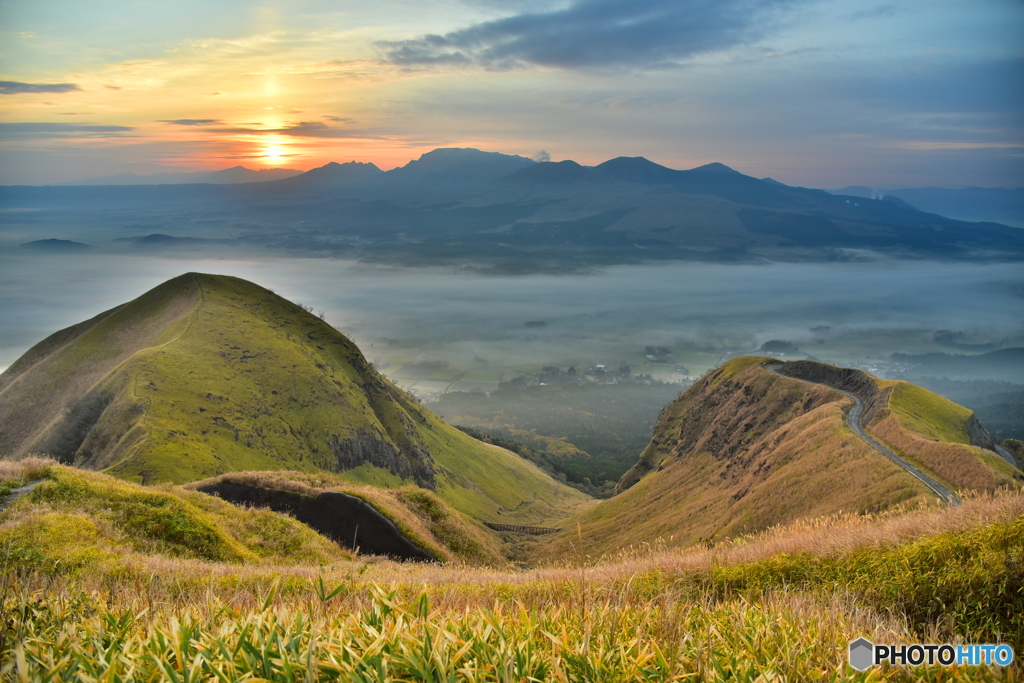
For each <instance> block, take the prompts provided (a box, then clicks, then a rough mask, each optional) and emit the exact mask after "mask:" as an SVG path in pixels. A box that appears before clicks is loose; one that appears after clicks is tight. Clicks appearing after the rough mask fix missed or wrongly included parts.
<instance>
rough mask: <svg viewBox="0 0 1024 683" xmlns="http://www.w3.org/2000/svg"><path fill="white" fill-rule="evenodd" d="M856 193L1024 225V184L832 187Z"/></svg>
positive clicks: (976, 218) (942, 212)
mask: <svg viewBox="0 0 1024 683" xmlns="http://www.w3.org/2000/svg"><path fill="white" fill-rule="evenodd" d="M829 192H831V193H833V194H841V195H849V196H854V197H873V198H883V197H890V196H891V197H896V198H898V199H900V200H901V201H904V202H906V203H907V204H909V205H911V206H913V207H915V208H917V209H920V210H922V211H927V212H929V213H937V214H939V215H941V216H948V217H950V218H955V219H958V220H964V221H991V222H993V223H1003V224H1005V225H1012V226H1014V227H1017V228H1024V187H1014V188H1002V187H968V188H963V189H958V190H950V189H944V188H940V187H917V188H900V189H894V190H876V189H874V188H870V187H864V186H862V185H855V186H850V187H844V188H842V189H839V190H829Z"/></svg>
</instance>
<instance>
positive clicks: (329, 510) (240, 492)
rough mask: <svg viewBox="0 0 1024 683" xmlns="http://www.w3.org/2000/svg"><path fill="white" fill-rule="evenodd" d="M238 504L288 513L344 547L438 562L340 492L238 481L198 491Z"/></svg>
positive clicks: (359, 501)
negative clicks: (304, 491)
mask: <svg viewBox="0 0 1024 683" xmlns="http://www.w3.org/2000/svg"><path fill="white" fill-rule="evenodd" d="M197 490H198V491H202V492H203V493H209V494H211V495H214V496H218V497H220V498H223V499H224V500H226V501H228V502H230V503H234V504H235V505H254V506H257V507H267V508H270V509H271V510H274V511H275V512H287V513H289V514H291V515H294V517H295V519H297V520H299V521H300V522H302V523H303V524H306V525H307V526H309V527H310V528H312V529H314V530H315V531H318V532H320V533H321V534H323V535H324V536H327V537H328V538H330V539H331V540H333V541H334V542H335V543H337V544H338V545H340V546H341V547H343V548H350V549H355V548H359V550H360V552H363V553H369V554H371V555H387V556H389V557H394V558H397V559H401V560H420V561H424V562H435V561H436V560H437V558H435V557H434V556H433V555H431V554H430V553H428V552H427V551H426V550H423V549H422V548H420V547H418V546H416V545H415V544H413V543H412V541H410V540H409V539H407V538H406V537H405V536H404V535H403V534H402V532H401V531H399V529H398V527H396V526H395V525H394V524H392V523H391V520H389V519H387V518H386V517H384V515H382V514H380V513H379V512H377V510H375V509H374V508H373V507H372V506H371V505H370V504H369V503H367V502H365V501H364V500H362V499H360V498H357V497H355V496H350V495H348V494H346V493H340V492H338V491H327V492H324V493H321V494H319V495H317V496H307V495H303V494H301V493H296V492H294V491H278V490H274V489H266V488H260V487H258V486H251V485H248V484H239V483H236V482H224V481H221V482H217V483H215V484H210V485H208V486H203V487H200V488H198V489H197Z"/></svg>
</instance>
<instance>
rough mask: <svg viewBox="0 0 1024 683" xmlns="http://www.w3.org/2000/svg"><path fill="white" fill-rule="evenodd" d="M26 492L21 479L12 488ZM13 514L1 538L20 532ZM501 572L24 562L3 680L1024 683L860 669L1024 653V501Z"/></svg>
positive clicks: (973, 503) (350, 564)
mask: <svg viewBox="0 0 1024 683" xmlns="http://www.w3.org/2000/svg"><path fill="white" fill-rule="evenodd" d="M12 483H13V482H12ZM8 514H9V513H4V517H0V529H2V528H4V527H6V526H8V522H7V516H8ZM576 550H577V551H578V552H576V553H575V554H574V555H572V556H571V557H567V558H563V561H562V562H561V563H559V564H556V565H551V566H547V567H539V568H534V569H530V570H525V571H501V570H494V569H482V568H475V567H471V566H467V565H457V564H451V565H444V566H442V565H423V564H399V563H394V562H389V561H383V560H379V559H377V558H365V557H357V558H354V559H352V560H344V561H340V562H334V563H331V564H329V565H324V566H318V565H315V564H311V563H310V564H290V565H287V566H285V565H283V564H278V565H274V564H267V563H266V562H260V563H245V564H239V563H225V562H212V561H208V560H203V559H200V558H196V557H192V558H186V557H180V556H179V557H172V556H169V555H166V554H159V553H157V552H148V553H142V552H137V553H134V554H131V556H130V557H126V558H125V559H124V561H122V562H118V563H109V562H97V563H95V564H93V565H82V566H78V567H71V566H66V567H63V568H61V567H56V568H42V567H39V566H36V567H35V568H31V567H29V566H27V565H24V564H19V563H17V562H12V561H11V559H10V557H9V556H8V557H7V559H6V560H5V564H4V571H3V574H2V579H0V615H2V617H0V618H2V622H0V675H2V676H3V677H4V678H5V680H24V681H35V680H40V681H43V680H50V681H65V680H77V681H99V680H103V681H158V680H171V681H242V680H272V681H310V680H314V681H328V680H331V681H333V680H345V681H531V680H532V681H546V680H552V681H659V680H661V681H683V680H741V681H755V680H762V681H770V680H790V681H809V680H856V681H875V680H926V681H947V680H949V681H968V680H971V681H974V680H1020V676H1021V673H1022V671H1021V668H1020V666H1019V665H1017V668H1014V669H1010V670H1000V669H996V668H991V669H989V668H978V667H955V668H950V669H943V668H940V667H938V666H934V667H927V666H925V667H917V668H913V667H902V668H900V667H898V668H876V669H872V670H869V671H868V672H865V673H863V674H861V673H857V672H855V671H854V670H853V669H851V668H849V667H848V666H847V665H846V647H847V644H848V643H849V641H851V640H853V639H855V638H858V637H860V636H864V637H867V638H868V639H869V640H871V641H872V642H876V643H894V644H898V643H911V642H917V641H924V642H945V641H949V642H979V643H985V642H1007V643H1009V644H1011V645H1013V647H1014V649H1015V650H1016V651H1017V652H1018V653H1020V652H1021V651H1022V650H1024V611H1022V610H1021V609H1020V605H1021V604H1024V496H1021V495H1020V494H1017V493H1013V494H1001V495H996V496H988V497H978V498H974V499H969V500H967V501H965V503H964V505H963V506H961V507H959V508H955V509H945V510H939V509H935V508H921V509H914V510H909V511H908V510H900V511H890V512H887V513H884V514H881V515H874V516H855V515H843V516H834V517H829V518H822V519H817V520H812V521H807V522H799V523H795V524H792V525H789V526H787V527H782V528H775V529H771V530H769V531H767V532H764V533H762V534H759V535H757V536H752V537H744V538H738V539H734V540H732V541H729V542H726V543H723V544H720V545H718V546H716V547H714V548H705V547H697V548H689V549H684V550H675V551H667V550H660V549H658V548H649V547H645V548H640V549H634V550H633V551H630V552H628V553H623V554H620V555H618V556H615V557H605V558H601V559H599V560H594V559H591V558H588V557H587V555H586V549H585V548H578V549H576Z"/></svg>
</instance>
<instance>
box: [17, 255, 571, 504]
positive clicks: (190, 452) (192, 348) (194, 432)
mask: <svg viewBox="0 0 1024 683" xmlns="http://www.w3.org/2000/svg"><path fill="white" fill-rule="evenodd" d="M0 379H2V380H3V384H0V386H3V387H4V388H3V389H2V390H0V423H3V424H5V425H13V427H12V428H11V430H10V433H7V432H6V431H5V432H4V433H3V434H0V453H2V454H4V455H18V454H23V453H26V452H33V451H35V452H40V453H44V454H47V455H51V456H52V457H54V458H56V459H58V460H60V461H61V462H65V463H73V464H75V465H78V466H82V467H87V468H95V469H105V470H107V471H108V472H110V473H111V474H114V475H116V476H118V477H121V478H125V479H130V480H133V481H138V482H141V483H156V482H162V481H169V482H177V483H181V482H186V481H194V480H197V479H202V478H204V477H210V476H215V475H217V474H221V473H225V472H233V471H242V470H280V469H290V470H298V471H303V472H317V471H331V472H340V473H341V476H343V477H344V478H345V479H346V480H348V481H350V482H353V483H360V484H372V485H377V486H389V487H394V486H400V485H402V484H405V483H413V482H415V483H416V484H418V485H420V486H423V487H426V488H431V489H434V490H435V491H436V492H437V493H438V495H440V496H441V497H442V498H443V499H445V500H447V501H449V502H451V504H453V505H454V506H455V507H456V508H458V509H459V510H461V511H463V512H465V513H467V514H470V515H473V516H476V517H481V518H485V519H492V518H501V519H503V520H504V519H506V518H507V519H509V520H515V521H516V522H521V523H527V524H530V523H540V522H543V521H545V520H549V519H551V518H556V517H559V516H561V515H562V514H563V513H564V512H566V511H567V510H569V509H570V508H572V507H573V506H574V505H576V504H579V503H580V502H581V501H583V500H585V496H583V495H581V494H579V493H578V492H576V491H573V490H572V489H569V488H568V487H565V486H562V485H561V484H558V483H557V482H555V481H553V480H552V479H551V478H550V477H548V476H547V475H545V474H544V473H543V472H541V471H540V470H538V469H537V468H536V467H534V466H533V465H531V464H529V463H527V462H525V461H523V460H522V459H520V458H518V457H517V456H515V455H514V454H512V453H509V452H508V451H505V450H503V449H499V448H494V447H492V446H488V445H486V444H482V443H480V442H478V441H476V440H474V439H472V438H470V437H469V436H467V435H465V434H463V433H461V432H459V431H458V430H455V429H453V428H451V427H449V426H448V425H446V424H444V423H443V422H442V421H441V420H439V419H438V418H437V417H435V416H434V415H433V414H431V413H430V412H429V411H428V410H426V409H425V408H423V407H422V406H421V405H420V404H419V403H417V402H416V401H415V400H414V399H412V398H411V397H409V396H408V395H407V394H405V393H404V392H402V391H400V390H399V389H397V388H396V387H394V386H393V385H392V384H391V383H390V382H388V381H387V380H386V379H384V378H383V377H382V376H381V375H379V374H378V373H377V372H376V371H375V370H374V369H373V368H372V367H370V366H369V364H368V363H367V362H366V360H365V359H364V358H363V356H362V354H361V353H360V351H359V349H358V348H356V346H355V345H354V344H353V343H352V342H351V341H350V340H349V339H347V338H346V337H344V336H343V335H341V334H340V333H339V332H337V331H336V330H334V329H333V328H331V327H330V326H329V325H327V324H326V323H325V322H323V321H322V320H320V319H318V318H316V317H315V316H313V315H311V314H309V313H308V312H307V311H305V310H304V309H303V308H302V307H300V306H297V305H295V304H293V303H291V302H289V301H286V300H285V299H282V298H281V297H279V296H277V295H275V294H274V293H273V292H270V291H269V290H266V289H263V288H261V287H259V286H257V285H254V284H252V283H250V282H246V281H244V280H240V279H237V278H231V277H224V276H213V275H201V274H187V275H183V276H180V277H178V278H175V279H174V280H171V281H168V282H167V283H164V284H163V285H161V286H159V287H157V288H155V289H153V290H151V291H150V292H147V293H146V294H144V295H143V296H141V297H139V298H138V299H136V300H135V301H133V302H131V303H129V304H125V305H124V306H121V307H119V308H117V309H114V310H113V311H110V312H108V313H105V314H102V315H101V316H97V318H94V319H93V320H91V321H88V322H87V323H83V324H81V325H79V326H76V327H74V328H70V329H69V330H65V331H62V332H58V333H57V334H55V335H53V336H52V337H50V338H49V339H47V340H45V341H44V342H42V343H41V344H39V345H37V346H36V347H34V348H33V349H32V350H30V351H29V352H28V353H27V354H26V357H25V358H23V359H21V360H19V361H18V362H17V363H15V365H13V366H12V367H11V368H10V369H9V370H8V371H7V372H5V373H4V375H3V376H2V377H0ZM55 389H56V392H55V393H56V394H57V397H56V398H50V397H49V396H50V392H54V390H55ZM38 396H46V397H47V398H46V399H45V401H42V402H41V401H38V400H37V397H38ZM5 429H7V428H6V427H5ZM514 523H515V522H514Z"/></svg>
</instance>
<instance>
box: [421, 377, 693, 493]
mask: <svg viewBox="0 0 1024 683" xmlns="http://www.w3.org/2000/svg"><path fill="white" fill-rule="evenodd" d="M539 379H540V378H527V377H517V378H515V379H513V380H511V381H508V382H502V383H501V384H500V385H499V387H498V389H497V390H495V391H493V392H491V393H490V394H484V393H482V392H450V393H447V394H444V395H442V396H441V397H440V398H439V399H438V400H437V401H435V402H432V403H431V404H430V409H431V410H432V411H434V412H435V413H437V414H438V415H440V416H441V417H442V418H443V419H444V420H445V421H447V422H448V423H450V424H455V425H462V427H460V429H463V431H466V432H467V433H469V434H471V435H473V436H475V437H476V438H481V439H482V440H485V441H489V442H490V443H494V444H496V445H499V446H502V447H504V448H508V449H509V450H511V451H513V452H516V453H519V454H520V455H522V456H523V457H524V458H526V459H528V460H531V461H532V462H534V463H535V464H537V465H538V466H540V467H541V468H542V469H544V470H546V471H548V472H550V473H551V474H552V475H553V476H555V477H556V478H557V479H559V480H561V481H564V482H565V483H567V484H569V485H570V486H573V487H575V488H577V489H579V490H581V491H584V492H585V493H588V494H590V495H592V496H595V497H599V498H607V497H609V496H610V495H611V491H612V489H613V488H614V486H615V482H617V481H618V480H619V477H621V476H622V475H623V474H624V473H625V472H626V470H628V469H629V468H630V467H632V466H633V465H634V464H635V463H636V461H637V458H639V457H640V453H641V451H643V449H644V448H646V447H647V443H648V442H649V441H650V440H651V433H652V431H653V428H654V423H655V422H656V421H657V419H658V415H659V414H660V413H661V410H662V408H664V407H665V406H666V405H668V404H669V403H670V402H671V401H672V400H673V399H675V398H676V396H678V395H679V393H680V392H681V391H682V390H683V389H685V387H684V386H682V385H680V384H675V383H669V382H659V381H657V380H653V379H651V378H650V377H648V376H643V375H641V376H629V375H621V374H620V375H618V376H616V377H615V378H614V381H606V382H597V381H590V380H587V379H582V378H579V377H576V376H575V375H568V374H565V373H562V374H561V375H560V376H555V375H554V373H552V372H550V369H546V371H545V374H544V375H543V379H545V380H547V381H544V382H540V381H538V380H539Z"/></svg>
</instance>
